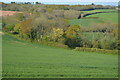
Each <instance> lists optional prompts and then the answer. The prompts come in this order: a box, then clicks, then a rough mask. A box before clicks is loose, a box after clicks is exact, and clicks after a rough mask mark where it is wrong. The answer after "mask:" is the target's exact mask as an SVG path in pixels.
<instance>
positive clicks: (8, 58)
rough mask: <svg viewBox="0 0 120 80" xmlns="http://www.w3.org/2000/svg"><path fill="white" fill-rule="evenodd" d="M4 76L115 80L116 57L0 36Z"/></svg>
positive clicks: (116, 69)
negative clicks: (0, 37) (113, 79)
mask: <svg viewBox="0 0 120 80" xmlns="http://www.w3.org/2000/svg"><path fill="white" fill-rule="evenodd" d="M2 49H3V56H2V57H3V65H2V67H3V77H6V78H7V77H9V78H10V77H11V78H15V77H18V78H19V77H21V78H25V77H27V78H28V77H31V78H48V77H49V78H51V77H59V78H64V77H66V78H67V77H79V78H117V75H118V73H117V72H118V66H117V65H118V56H117V55H112V54H99V53H91V52H79V51H74V50H68V49H61V48H55V47H49V46H45V45H39V44H34V43H29V42H25V41H21V40H18V39H16V38H13V37H12V36H9V35H3V48H2Z"/></svg>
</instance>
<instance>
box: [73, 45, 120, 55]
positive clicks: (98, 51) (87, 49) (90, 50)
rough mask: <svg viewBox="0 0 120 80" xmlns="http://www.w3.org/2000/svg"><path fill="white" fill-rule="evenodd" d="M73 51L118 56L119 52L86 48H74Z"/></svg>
mask: <svg viewBox="0 0 120 80" xmlns="http://www.w3.org/2000/svg"><path fill="white" fill-rule="evenodd" d="M74 50H76V51H89V52H97V53H104V54H106V53H107V54H108V53H110V54H118V52H119V50H106V49H98V48H86V47H76V48H75V49H74Z"/></svg>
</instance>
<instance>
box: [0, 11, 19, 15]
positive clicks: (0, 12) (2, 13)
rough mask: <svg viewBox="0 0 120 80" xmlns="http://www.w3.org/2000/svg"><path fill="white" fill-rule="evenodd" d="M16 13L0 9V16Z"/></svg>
mask: <svg viewBox="0 0 120 80" xmlns="http://www.w3.org/2000/svg"><path fill="white" fill-rule="evenodd" d="M15 13H17V11H0V16H11V15H14V14H15Z"/></svg>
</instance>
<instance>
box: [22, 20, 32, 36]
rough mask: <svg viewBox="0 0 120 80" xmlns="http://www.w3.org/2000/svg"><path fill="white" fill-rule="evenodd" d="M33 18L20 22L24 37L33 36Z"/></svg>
mask: <svg viewBox="0 0 120 80" xmlns="http://www.w3.org/2000/svg"><path fill="white" fill-rule="evenodd" d="M31 29H32V19H28V20H25V21H23V22H21V23H20V34H21V36H22V37H28V38H31Z"/></svg>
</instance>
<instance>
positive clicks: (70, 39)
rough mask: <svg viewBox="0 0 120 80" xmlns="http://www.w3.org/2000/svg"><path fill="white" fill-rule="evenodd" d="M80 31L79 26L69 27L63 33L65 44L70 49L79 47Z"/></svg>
mask: <svg viewBox="0 0 120 80" xmlns="http://www.w3.org/2000/svg"><path fill="white" fill-rule="evenodd" d="M80 31H81V28H80V26H79V25H75V26H71V27H69V28H68V29H67V30H66V32H65V38H66V39H65V44H66V45H68V46H69V47H71V48H75V47H79V46H80V45H81V37H80Z"/></svg>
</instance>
